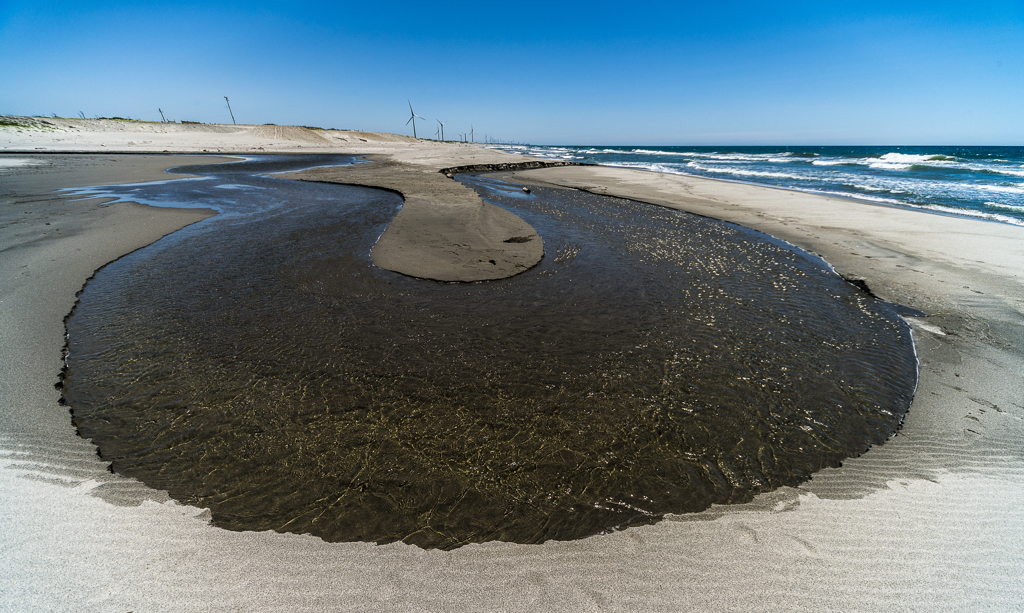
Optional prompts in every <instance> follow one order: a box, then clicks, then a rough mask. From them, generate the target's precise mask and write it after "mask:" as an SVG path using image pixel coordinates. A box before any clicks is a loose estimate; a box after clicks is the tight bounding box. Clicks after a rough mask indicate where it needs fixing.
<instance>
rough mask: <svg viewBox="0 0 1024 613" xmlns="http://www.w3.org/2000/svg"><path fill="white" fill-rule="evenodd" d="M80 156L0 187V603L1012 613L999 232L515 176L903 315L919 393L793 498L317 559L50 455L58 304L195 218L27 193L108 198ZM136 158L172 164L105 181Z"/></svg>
mask: <svg viewBox="0 0 1024 613" xmlns="http://www.w3.org/2000/svg"><path fill="white" fill-rule="evenodd" d="M351 151H352V150H351V149H346V150H345V151H341V150H338V151H335V152H351ZM442 151H445V152H447V151H448V150H443V149H439V148H434V147H426V146H425V147H423V148H417V147H416V146H408V151H406V152H405V153H403V154H401V155H404V156H405V159H406V160H407V161H410V160H411V162H410V163H417V160H421V161H422V160H426V161H429V162H430V163H434V164H439V163H442V162H445V163H448V165H458V164H460V163H462V162H461V161H460V160H450V159H437V154H439V153H441V152H442ZM492 154H493V152H491V153H488V154H487V155H488V156H491V155H492ZM446 155H449V156H450V153H446ZM432 156H433V157H432ZM7 157H9V156H4V157H3V158H0V159H6V158H7ZM18 157H25V156H18ZM65 159H66V160H67V161H68V162H69V164H70V167H71V168H72V169H76V168H78V167H77V166H76V165H75V163H74V159H73V158H71V157H67V158H65ZM87 159H88V160H90V162H89V163H90V164H93V163H95V166H94V167H93V168H91V169H87V170H86V171H85V172H87V174H85V175H80V174H78V172H79V171H78V170H67V171H60V172H58V173H50V174H49V175H47V174H45V173H42V174H36V175H34V176H33V175H25V176H22V175H21V174H20V171H18V172H16V173H14V174H11V173H9V172H6V171H5V172H4V175H3V176H2V181H3V192H2V193H3V195H2V197H3V205H2V213H0V215H2V217H0V219H2V220H3V222H2V227H0V244H2V249H3V250H2V251H0V254H2V255H0V275H2V277H0V279H2V283H0V288H2V289H0V330H3V332H0V335H2V336H0V339H2V347H3V349H2V352H3V361H2V363H3V372H2V373H0V375H2V381H3V386H4V387H3V389H2V391H0V398H2V400H0V402H2V403H3V404H2V405H0V406H2V409H0V413H2V414H0V428H2V429H0V433H2V434H0V445H2V446H3V449H4V451H3V457H4V460H3V464H2V468H3V469H2V470H0V488H2V491H3V492H4V496H3V502H2V503H0V516H2V517H3V520H2V522H0V538H2V542H3V543H5V545H6V547H5V552H4V562H3V563H2V564H0V585H3V587H4V589H3V590H0V592H2V596H0V609H3V610H22V609H25V608H30V609H32V610H42V611H64V610H85V611H89V610H95V611H109V610H122V609H123V610H125V611H128V610H152V611H209V610H224V611H227V610H239V609H242V610H262V611H277V610H280V611H295V610H315V609H317V610H318V609H324V608H327V609H332V610H353V611H366V610H382V611H383V610H387V611H433V610H445V611H534V610H565V611H594V610H607V611H651V610H685V609H699V610H710V611H727V610H745V611H757V610H765V611H768V610H771V611H779V610H783V611H821V610H843V611H905V610H972V611H1005V610H1014V609H1016V608H1019V607H1020V606H1021V604H1022V603H1024V584H1022V583H1021V580H1020V576H1021V574H1022V570H1024V542H1022V541H1024V537H1022V536H1021V535H1024V512H1022V511H1021V508H1022V506H1024V504H1022V503H1024V494H1022V490H1021V487H1020V483H1021V480H1022V478H1024V453H1022V451H1021V450H1020V445H1019V441H1020V440H1021V436H1022V435H1024V393H1022V392H1024V389H1022V388H1024V384H1022V383H1021V378H1020V376H1019V373H1020V372H1022V371H1024V357H1022V350H1021V348H1022V347H1024V334H1022V330H1024V326H1022V323H1024V288H1022V275H1024V273H1022V272H1021V271H1022V270H1024V229H1021V228H1014V227H1010V226H1002V225H998V224H992V223H987V222H979V221H971V220H962V219H950V218H945V217H941V216H937V215H931V214H926V213H919V212H908V211H898V210H896V209H889V208H885V207H878V206H873V205H869V204H864V203H856V202H852V201H848V200H842V199H834V198H824V197H817V196H809V195H803V194H795V193H792V192H785V191H782V190H774V189H768V188H758V187H751V186H742V185H738V184H730V183H722V182H717V181H709V180H700V179H685V180H682V179H675V178H671V179H666V178H665V176H664V175H654V174H653V173H635V172H629V173H628V174H621V175H620V174H618V172H617V171H616V172H611V171H607V170H606V169H600V170H598V171H592V170H591V171H587V173H590V174H586V173H584V174H580V173H583V171H579V170H575V169H550V170H539V171H528V172H526V173H521V174H520V173H517V174H516V176H515V180H521V181H524V182H543V183H545V184H550V185H558V184H561V185H572V186H574V187H580V188H586V189H588V190H589V191H593V192H595V193H617V194H619V195H623V196H630V197H635V198H638V199H642V200H647V201H650V202H654V203H656V204H661V205H668V204H670V205H673V206H679V207H681V208H684V209H686V210H692V211H694V212H697V213H700V214H705V215H711V216H714V217H718V218H721V219H726V220H730V221H735V222H738V223H743V224H744V225H748V226H750V227H754V228H756V229H759V230H762V231H765V232H768V233H769V234H773V235H775V236H778V237H780V238H783V239H785V240H788V241H790V242H793V243H794V244H797V245H798V246H802V247H804V248H807V249H809V250H811V251H814V252H816V253H819V254H821V255H823V256H824V257H825V258H826V259H827V260H828V261H830V262H831V263H832V264H833V265H834V266H835V267H836V268H837V270H838V271H839V272H840V273H842V274H845V275H847V276H852V277H857V278H861V279H864V280H865V281H866V282H867V284H868V285H869V286H870V287H871V288H872V289H873V290H874V291H875V293H876V294H878V295H880V296H882V297H883V298H888V299H893V300H896V301H898V302H901V303H903V304H906V305H908V306H912V307H915V308H918V309H920V310H923V311H925V312H926V313H928V314H929V315H930V316H929V317H926V318H921V319H913V320H911V321H912V325H913V327H914V331H915V338H916V340H917V343H918V352H919V357H920V360H921V380H920V384H919V388H918V391H917V396H916V398H915V401H914V403H913V405H912V406H911V409H910V412H909V414H908V416H907V419H906V421H905V424H904V428H903V430H902V431H901V432H900V434H899V435H897V436H896V437H895V438H894V439H893V440H891V441H890V442H888V443H887V444H885V445H883V446H880V447H876V448H874V449H872V450H871V451H869V452H868V453H866V454H865V455H863V456H862V457H860V458H856V459H852V460H849V461H847V462H846V463H845V464H844V466H843V467H841V468H837V469H827V470H825V471H822V472H821V473H818V474H816V475H815V477H814V479H813V480H812V481H810V482H808V483H806V484H804V485H802V486H800V487H798V488H783V489H781V490H777V491H775V492H772V493H770V494H766V495H763V496H761V497H759V498H758V499H756V500H755V501H754V502H752V503H750V504H747V505H738V506H731V507H716V508H713V509H711V510H709V511H707V512H704V513H699V514H693V515H684V516H677V517H673V518H669V519H667V520H666V521H662V522H661V523H659V524H656V525H653V526H644V527H638V528H631V529H629V530H626V531H623V532H617V533H613V534H609V535H602V536H596V537H591V538H587V539H584V540H579V541H569V542H547V543H544V544H542V545H510V544H503V543H487V544H482V545H471V546H467V547H463V548H460V549H457V550H455V551H451V552H441V551H425V550H421V549H418V548H416V547H413V546H408V545H402V544H392V545H388V546H380V547H378V546H374V545H369V544H362V543H356V544H328V543H324V542H322V541H320V540H318V539H315V538H313V537H309V536H295V535H282V534H276V533H269V532H263V533H251V532H249V533H235V532H228V531H224V530H220V529H217V528H213V527H211V526H209V525H208V523H207V516H206V515H205V514H204V512H203V510H202V509H196V508H192V507H187V506H182V505H179V504H177V503H174V502H170V501H168V500H167V499H166V496H163V495H162V494H161V493H159V492H154V491H151V490H148V489H147V488H144V487H143V486H141V485H139V484H137V483H134V482H132V481H130V480H128V479H123V478H121V477H118V476H116V475H112V474H110V473H108V472H106V466H105V464H104V463H103V462H101V461H99V459H98V458H96V456H95V452H94V450H93V448H92V447H91V445H90V444H89V443H88V442H86V441H84V440H82V439H80V438H77V437H76V436H75V434H74V432H73V429H72V428H71V426H70V421H69V420H68V417H67V413H66V410H65V409H64V408H62V407H59V406H57V399H58V397H59V392H58V391H57V390H55V389H54V388H53V384H54V383H55V382H56V380H57V377H56V375H57V370H59V368H60V348H61V346H62V344H63V327H62V324H61V320H62V318H63V317H64V315H65V314H66V313H67V312H68V310H69V309H70V307H71V305H72V304H73V302H74V294H75V292H77V291H78V290H79V289H80V288H81V284H82V283H83V282H84V281H85V279H86V278H88V276H89V275H90V274H91V273H92V271H93V270H94V269H95V268H97V267H98V266H100V265H102V264H103V263H105V262H106V261H109V260H111V259H113V258H115V257H117V256H118V255H120V254H121V253H123V252H126V251H130V250H131V249H134V248H136V247H137V246H141V245H143V244H146V243H147V242H149V241H152V240H154V239H156V238H157V237H159V236H161V235H163V234H165V233H166V232H168V231H171V230H173V229H174V228H176V227H180V226H182V225H184V224H187V223H189V222H191V221H196V220H199V219H201V218H202V216H203V215H204V213H202V212H197V211H154V210H153V209H150V208H148V207H139V206H134V205H131V204H118V205H111V206H108V207H101V206H99V205H100V203H98V202H96V201H80V202H77V203H67V202H66V201H64V199H62V198H60V197H55V196H54V195H53V194H52V193H50V192H49V190H50V189H52V188H53V187H57V186H72V185H74V184H78V185H82V184H88V183H92V184H96V183H105V182H106V183H109V182H111V181H110V178H111V177H112V176H118V177H120V178H121V179H125V177H124V175H123V174H121V173H124V172H125V171H126V169H127V167H126V166H125V164H124V163H123V162H121V163H115V161H114V160H109V161H100V160H99V159H98V158H93V157H90V158H87ZM142 159H143V158H141V157H139V156H133V157H132V158H131V160H132V163H133V162H135V161H141V160H142ZM513 159H516V158H513ZM159 163H166V164H167V166H174V165H179V164H180V163H182V162H180V161H178V160H173V161H170V162H169V163H167V162H158V163H157V165H156V166H150V167H149V169H148V170H146V171H144V173H143V174H135V175H133V176H132V178H131V179H129V180H138V179H139V178H142V177H144V176H146V174H145V173H151V171H153V170H156V169H158V168H159ZM132 172H135V171H132ZM111 173H114V174H111ZM148 176H149V177H150V178H165V177H164V176H160V175H159V174H148ZM12 177H13V178H12ZM26 211H31V213H26ZM47 223H49V224H50V225H49V226H47V225H46V224H47ZM58 230H59V231H60V232H59V233H58ZM65 233H67V236H65Z"/></svg>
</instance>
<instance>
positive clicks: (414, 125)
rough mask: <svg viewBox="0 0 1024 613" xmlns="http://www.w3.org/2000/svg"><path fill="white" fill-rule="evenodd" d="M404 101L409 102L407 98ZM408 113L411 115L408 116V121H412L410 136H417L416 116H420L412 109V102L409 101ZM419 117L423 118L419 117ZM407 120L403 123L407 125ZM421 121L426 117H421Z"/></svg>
mask: <svg viewBox="0 0 1024 613" xmlns="http://www.w3.org/2000/svg"><path fill="white" fill-rule="evenodd" d="M406 102H409V100H408V99H407V100H406ZM409 115H411V117H409V121H411V122H412V137H413V138H419V137H418V136H416V118H417V117H420V116H419V115H417V114H416V112H415V111H413V110H412V102H409ZM420 119H423V118H422V117H420ZM409 121H407V122H405V125H409ZM423 121H426V119H423Z"/></svg>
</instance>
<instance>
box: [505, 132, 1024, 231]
mask: <svg viewBox="0 0 1024 613" xmlns="http://www.w3.org/2000/svg"><path fill="white" fill-rule="evenodd" d="M491 146H492V147H494V148H495V149H498V150H501V151H507V152H509V153H520V154H525V155H531V156H539V157H545V158H550V159H557V160H567V161H577V162H589V163H594V164H605V165H609V166H621V167H624V168H638V169H643V170H652V171H655V172H663V173H673V174H686V175H693V176H697V177H707V178H711V179H723V180H729V181H742V182H748V183H754V184H759V185H770V186H773V187H782V188H785V189H792V190H797V191H803V192H809V193H815V194H823V195H829V196H846V197H851V198H857V199H860V200H866V201H869V202H875V203H879V204H887V205H892V206H901V207H909V208H914V209H923V210H927V211H932V212H935V213H945V214H950V215H962V216H965V217H972V218H976V219H985V220H989V221H997V222H1001V223H1009V224H1013V225H1024V147H882V146H878V147H641V146H620V147H570V146H533V145H491Z"/></svg>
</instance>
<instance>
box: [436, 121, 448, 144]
mask: <svg viewBox="0 0 1024 613" xmlns="http://www.w3.org/2000/svg"><path fill="white" fill-rule="evenodd" d="M436 121H437V123H439V124H441V140H444V124H446V123H448V122H447V121H441V120H440V119H438V120H436Z"/></svg>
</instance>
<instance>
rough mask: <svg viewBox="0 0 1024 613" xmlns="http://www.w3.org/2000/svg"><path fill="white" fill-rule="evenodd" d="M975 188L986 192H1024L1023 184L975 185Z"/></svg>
mask: <svg viewBox="0 0 1024 613" xmlns="http://www.w3.org/2000/svg"><path fill="white" fill-rule="evenodd" d="M972 187H974V188H975V189H980V190H984V191H986V192H1000V193H1003V194H1024V186H1022V185H974V186H972Z"/></svg>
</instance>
